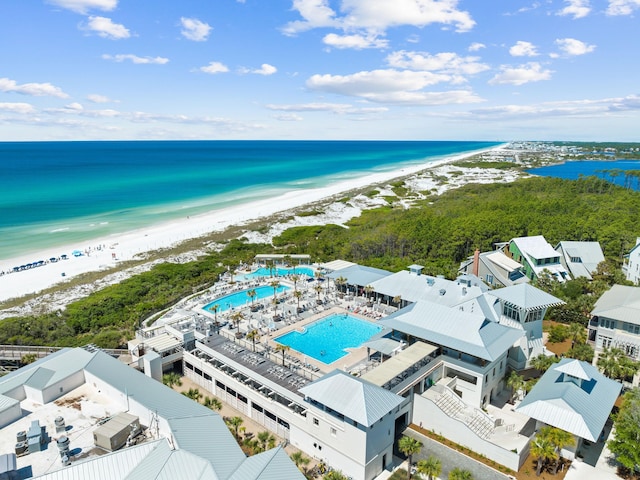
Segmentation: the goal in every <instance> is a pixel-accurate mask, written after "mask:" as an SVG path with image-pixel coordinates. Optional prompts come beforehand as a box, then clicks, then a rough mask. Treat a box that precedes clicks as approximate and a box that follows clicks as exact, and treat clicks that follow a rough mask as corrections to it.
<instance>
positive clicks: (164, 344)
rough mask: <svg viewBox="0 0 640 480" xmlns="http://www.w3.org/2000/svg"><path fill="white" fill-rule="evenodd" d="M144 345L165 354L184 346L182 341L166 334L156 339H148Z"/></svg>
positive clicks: (157, 336)
mask: <svg viewBox="0 0 640 480" xmlns="http://www.w3.org/2000/svg"><path fill="white" fill-rule="evenodd" d="M143 343H144V345H146V346H147V347H149V348H151V349H152V350H155V351H156V352H158V353H162V352H165V351H167V350H173V349H174V348H177V347H179V346H181V345H182V341H181V340H178V339H177V338H175V337H174V336H172V335H169V334H168V333H166V332H163V333H161V334H159V335H156V336H155V337H151V338H146V339H145V340H144V342H143Z"/></svg>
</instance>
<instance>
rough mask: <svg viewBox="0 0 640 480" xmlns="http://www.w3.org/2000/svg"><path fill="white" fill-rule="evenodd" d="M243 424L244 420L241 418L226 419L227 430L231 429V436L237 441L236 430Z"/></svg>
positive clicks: (238, 435) (238, 436) (238, 438)
mask: <svg viewBox="0 0 640 480" xmlns="http://www.w3.org/2000/svg"><path fill="white" fill-rule="evenodd" d="M243 422H244V420H243V419H242V417H231V418H228V419H227V425H228V426H229V428H233V434H234V435H235V437H236V440H238V441H239V440H240V434H239V433H238V430H239V429H240V425H242V423H243Z"/></svg>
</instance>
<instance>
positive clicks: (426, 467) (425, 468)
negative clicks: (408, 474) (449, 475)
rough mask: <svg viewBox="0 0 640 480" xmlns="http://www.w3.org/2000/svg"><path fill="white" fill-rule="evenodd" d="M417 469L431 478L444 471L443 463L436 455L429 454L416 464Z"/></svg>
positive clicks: (430, 479)
mask: <svg viewBox="0 0 640 480" xmlns="http://www.w3.org/2000/svg"><path fill="white" fill-rule="evenodd" d="M416 471H417V472H418V473H419V474H421V475H426V476H427V478H428V479H429V480H433V477H437V476H438V475H440V474H441V473H442V463H441V462H440V460H438V459H437V458H436V457H433V456H429V458H427V459H426V460H420V461H419V462H418V465H416Z"/></svg>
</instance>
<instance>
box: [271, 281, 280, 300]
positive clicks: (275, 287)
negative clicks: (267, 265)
mask: <svg viewBox="0 0 640 480" xmlns="http://www.w3.org/2000/svg"><path fill="white" fill-rule="evenodd" d="M269 286H270V287H271V288H273V298H274V299H275V298H276V295H277V294H278V288H280V282H279V281H278V280H274V281H272V282H270V283H269Z"/></svg>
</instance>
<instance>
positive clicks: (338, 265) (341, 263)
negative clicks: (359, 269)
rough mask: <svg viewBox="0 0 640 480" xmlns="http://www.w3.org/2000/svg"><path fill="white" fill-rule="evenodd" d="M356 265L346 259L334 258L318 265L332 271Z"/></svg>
mask: <svg viewBox="0 0 640 480" xmlns="http://www.w3.org/2000/svg"><path fill="white" fill-rule="evenodd" d="M354 265H356V264H355V263H353V262H347V261H346V260H334V261H332V262H327V263H321V264H320V266H321V267H322V268H324V269H326V270H330V271H332V272H334V271H336V270H342V269H343V268H347V267H352V266H354Z"/></svg>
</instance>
